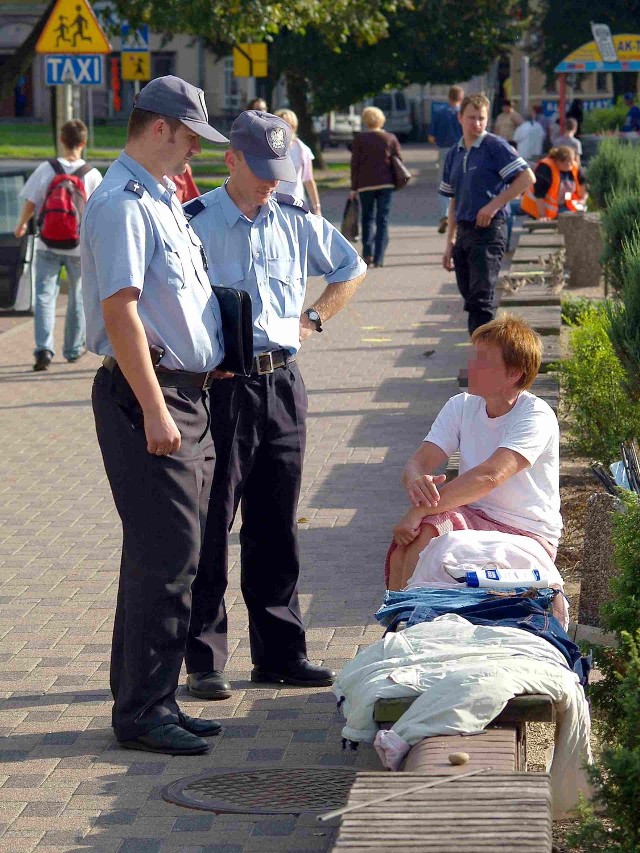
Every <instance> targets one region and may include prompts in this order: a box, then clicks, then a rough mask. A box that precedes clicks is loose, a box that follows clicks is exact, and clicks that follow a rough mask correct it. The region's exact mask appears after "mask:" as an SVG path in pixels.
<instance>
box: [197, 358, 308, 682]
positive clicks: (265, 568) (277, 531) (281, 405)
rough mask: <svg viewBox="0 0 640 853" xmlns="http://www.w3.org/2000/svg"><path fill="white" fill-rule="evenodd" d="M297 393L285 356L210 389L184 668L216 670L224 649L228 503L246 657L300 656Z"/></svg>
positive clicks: (273, 661) (301, 408) (267, 661)
mask: <svg viewBox="0 0 640 853" xmlns="http://www.w3.org/2000/svg"><path fill="white" fill-rule="evenodd" d="M306 415H307V393H306V390H305V387H304V382H303V380H302V376H301V374H300V371H299V369H298V366H297V364H296V363H295V362H290V363H289V364H288V365H286V366H285V367H281V368H276V370H274V372H273V373H271V374H266V375H264V376H257V375H255V376H250V377H240V376H236V377H234V378H233V379H222V380H218V381H217V382H215V383H214V384H213V386H212V388H211V430H212V435H213V439H214V443H215V447H216V467H215V475H214V481H213V487H212V489H211V500H210V509H209V515H208V517H207V526H206V531H205V539H204V547H203V551H202V559H201V562H200V566H199V568H198V574H197V577H196V580H195V583H194V585H193V607H192V614H191V626H190V629H189V637H188V641H187V649H186V655H185V662H186V666H187V671H188V672H209V671H211V670H214V669H215V670H223V669H224V667H225V664H226V662H227V657H228V645H227V612H226V608H225V603H224V595H225V591H226V589H227V566H228V540H229V530H230V529H231V526H232V524H233V520H234V518H235V515H236V512H237V510H238V507H239V506H240V510H241V515H242V526H241V529H240V548H241V589H242V595H243V597H244V601H245V604H246V606H247V611H248V614H249V639H250V644H251V657H252V660H253V663H254V664H257V665H260V666H262V667H265V668H271V667H276V668H277V667H278V666H280V665H286V664H287V663H291V662H293V661H295V660H300V659H302V658H305V657H306V654H307V650H306V643H305V633H304V628H303V625H302V617H301V613H300V606H299V603H298V576H299V573H300V557H299V550H298V535H297V507H298V498H299V495H300V483H301V479H302V463H303V458H304V451H305V443H306Z"/></svg>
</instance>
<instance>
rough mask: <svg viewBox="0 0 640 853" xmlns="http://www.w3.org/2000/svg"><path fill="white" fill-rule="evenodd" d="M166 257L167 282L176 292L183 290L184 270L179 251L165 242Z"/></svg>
mask: <svg viewBox="0 0 640 853" xmlns="http://www.w3.org/2000/svg"><path fill="white" fill-rule="evenodd" d="M164 256H165V261H166V264H167V282H168V284H169V287H172V288H173V289H174V290H181V289H182V288H183V287H184V285H185V280H184V269H183V267H182V261H181V260H180V255H179V254H178V250H177V249H174V247H173V246H170V245H169V243H167V242H166V241H165V244H164Z"/></svg>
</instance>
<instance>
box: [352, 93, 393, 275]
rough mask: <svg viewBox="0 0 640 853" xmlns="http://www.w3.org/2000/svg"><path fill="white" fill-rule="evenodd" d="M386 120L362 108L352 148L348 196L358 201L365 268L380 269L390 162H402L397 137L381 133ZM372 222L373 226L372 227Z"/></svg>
mask: <svg viewBox="0 0 640 853" xmlns="http://www.w3.org/2000/svg"><path fill="white" fill-rule="evenodd" d="M385 121H386V116H385V114H384V113H383V112H382V110H380V109H378V107H365V108H364V110H363V111H362V123H363V124H364V126H365V127H366V128H367V130H365V131H363V132H362V133H358V134H356V136H354V138H353V145H352V146H351V193H350V195H349V198H351V199H353V198H355V197H356V196H357V195H358V196H359V197H360V210H361V216H362V255H363V257H364V260H365V263H366V264H367V266H374V267H381V266H383V265H384V255H385V252H386V250H387V245H388V243H389V225H388V221H389V211H390V210H391V199H392V197H393V191H394V189H395V184H394V181H393V170H392V167H391V158H392V157H394V156H395V157H399V158H400V159H402V152H401V150H400V143H399V142H398V138H397V136H395V134H393V133H387V132H386V131H385V130H384V123H385ZM374 222H375V225H374Z"/></svg>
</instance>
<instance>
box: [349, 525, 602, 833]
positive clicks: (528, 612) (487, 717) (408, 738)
mask: <svg viewBox="0 0 640 853" xmlns="http://www.w3.org/2000/svg"><path fill="white" fill-rule="evenodd" d="M463 532H464V533H471V532H473V531H463ZM459 533H460V532H456V533H454V534H446V536H447V537H456V536H459ZM476 535H477V532H476ZM522 538H524V537H522ZM438 539H439V540H444V539H445V536H440V537H438ZM434 541H435V540H434ZM468 542H469V540H468V537H465V539H464V544H465V547H466V546H467V545H468ZM501 547H502V546H501ZM452 548H453V551H452ZM428 550H429V548H427V549H425V551H424V552H423V554H422V555H421V559H420V561H419V563H418V568H417V569H416V573H415V574H414V576H413V578H412V580H411V582H410V584H409V585H408V587H407V589H405V590H403V591H401V592H387V593H386V594H385V598H384V602H383V604H382V606H381V607H380V609H379V610H378V612H377V613H376V618H377V619H378V620H379V621H380V622H381V623H382V624H383V625H384V626H385V627H386V628H387V632H386V634H385V636H384V637H383V639H381V640H380V641H379V642H377V643H374V644H373V645H372V646H370V647H369V648H367V649H364V650H362V651H361V652H360V653H359V654H358V655H357V656H356V657H355V658H354V660H353V661H351V662H350V663H348V664H347V665H346V666H345V667H344V668H343V669H342V670H341V672H340V673H339V675H338V678H337V679H336V682H335V684H334V688H333V689H334V692H335V694H336V696H337V698H338V705H339V707H341V708H342V710H343V713H344V715H345V717H346V725H345V726H344V728H343V731H342V734H343V737H344V738H346V739H348V740H349V741H351V742H353V743H359V742H369V743H374V745H375V747H376V749H377V750H378V752H379V753H380V756H381V758H382V761H383V764H384V765H385V766H386V767H388V768H389V769H391V770H398V769H399V768H400V766H401V764H402V761H403V759H404V757H405V755H406V753H407V752H408V751H409V749H410V748H411V746H412V745H413V744H415V743H417V742H418V741H420V740H422V739H423V738H426V737H432V736H434V735H453V734H468V735H472V734H477V733H479V732H481V731H483V730H484V729H485V728H486V727H487V726H488V725H489V723H491V722H492V720H494V719H495V718H496V717H497V716H498V715H499V714H500V712H501V711H502V710H503V709H504V707H505V706H506V704H507V703H508V702H509V700H510V699H512V698H513V697H515V696H519V695H521V694H526V693H541V694H545V695H548V696H550V697H551V699H552V701H553V703H554V706H555V709H556V716H557V726H556V735H555V748H554V751H553V759H552V761H551V763H550V767H549V768H548V769H549V772H550V774H551V784H552V789H553V796H554V807H553V814H554V819H557V818H559V817H563V816H566V815H567V814H569V813H570V812H571V811H573V810H574V809H575V807H576V806H577V804H578V797H579V794H581V793H582V794H584V795H585V796H589V794H590V788H589V783H588V780H587V778H586V775H585V772H584V765H585V764H589V763H591V760H592V759H591V751H590V746H589V732H590V718H589V709H588V705H587V702H586V699H585V695H584V689H583V686H584V685H585V684H586V682H587V678H588V674H589V669H590V666H591V661H590V659H587V658H584V657H583V656H582V655H581V653H580V650H579V649H578V647H577V646H576V645H575V643H573V642H572V641H571V639H570V637H569V636H568V635H567V633H566V631H565V630H564V628H563V626H562V625H561V624H560V622H559V621H558V619H557V618H556V617H555V616H554V604H555V603H556V602H557V600H558V597H559V596H563V593H562V590H561V584H562V579H561V577H560V575H559V574H558V573H557V570H556V569H555V566H554V567H553V569H554V571H555V572H556V575H557V578H558V579H559V581H560V583H559V584H554V586H556V587H559V588H553V589H552V588H542V589H525V588H514V589H511V590H499V591H498V590H493V589H478V588H471V587H468V586H466V585H465V584H463V583H459V582H458V581H455V580H452V578H451V577H450V576H449V579H448V580H445V581H444V582H439V580H438V576H439V577H440V581H442V575H441V572H443V571H444V569H443V564H442V555H443V554H445V553H446V554H447V555H448V556H447V560H448V561H449V563H448V564H451V561H452V559H453V560H454V561H455V560H456V559H457V558H455V557H452V554H454V553H455V550H456V549H455V540H454V541H453V543H452V542H451V540H449V541H448V542H445V543H442V542H439V543H438V556H437V558H436V559H437V561H439V562H436V563H434V562H433V559H432V562H431V564H430V565H427V566H425V561H424V559H423V558H424V556H425V554H426V553H427V551H428ZM434 550H435V549H432V554H433V552H434ZM458 554H459V558H460V559H463V560H464V562H465V563H466V562H468V560H469V557H470V555H469V553H468V552H467V551H465V552H464V554H463V552H458ZM427 556H428V557H429V555H427ZM494 557H495V553H494ZM503 557H504V555H503ZM478 559H480V560H482V561H486V552H484V553H483V554H482V556H480V557H478ZM547 569H548V567H547ZM418 574H420V575H421V577H422V578H424V577H426V578H428V579H427V580H426V581H424V580H423V581H422V583H420V582H415V581H416V575H418ZM555 580H556V578H555V577H554V581H555ZM450 581H452V582H450ZM398 629H401V630H398ZM405 696H415V697H417V698H416V699H415V701H414V702H413V704H412V705H411V706H410V708H409V709H408V710H407V711H406V712H405V713H404V714H403V715H402V717H401V718H400V719H399V720H398V722H397V723H396V724H395V725H394V726H393V727H392V728H391V730H390V731H378V727H377V724H376V723H375V722H374V719H373V710H374V705H375V702H376V700H378V699H382V698H386V699H390V698H399V697H405Z"/></svg>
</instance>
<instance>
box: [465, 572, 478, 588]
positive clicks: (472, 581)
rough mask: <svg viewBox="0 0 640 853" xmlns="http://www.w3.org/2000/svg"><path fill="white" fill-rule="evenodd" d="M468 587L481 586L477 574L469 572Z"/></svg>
mask: <svg viewBox="0 0 640 853" xmlns="http://www.w3.org/2000/svg"><path fill="white" fill-rule="evenodd" d="M467 586H480V582H479V581H478V573H477V572H467Z"/></svg>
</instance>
